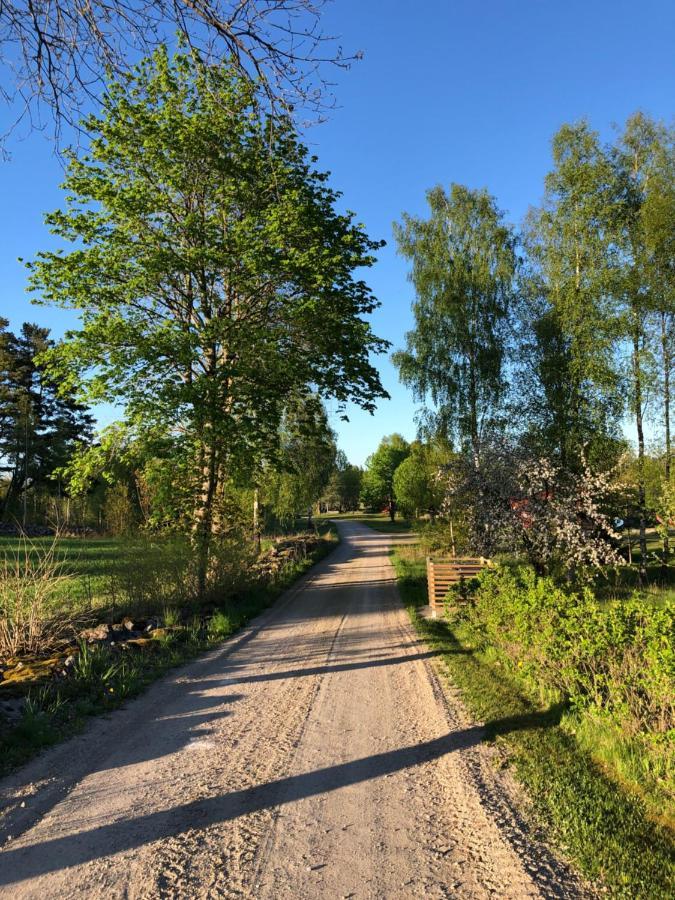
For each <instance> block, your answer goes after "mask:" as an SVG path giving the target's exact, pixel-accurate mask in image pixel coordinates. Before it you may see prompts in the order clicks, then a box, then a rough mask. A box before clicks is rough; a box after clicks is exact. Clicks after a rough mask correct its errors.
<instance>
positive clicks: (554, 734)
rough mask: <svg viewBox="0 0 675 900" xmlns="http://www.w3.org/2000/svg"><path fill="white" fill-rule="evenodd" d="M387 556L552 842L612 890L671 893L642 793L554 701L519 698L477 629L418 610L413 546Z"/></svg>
mask: <svg viewBox="0 0 675 900" xmlns="http://www.w3.org/2000/svg"><path fill="white" fill-rule="evenodd" d="M393 562H394V565H395V568H396V573H397V577H398V584H399V590H400V593H401V597H402V600H403V602H404V604H405V605H406V607H407V609H408V612H409V614H410V617H411V619H412V621H413V624H414V625H415V628H416V629H417V631H418V632H419V633H420V634H421V635H422V637H423V638H424V639H425V640H426V641H427V642H428V643H429V644H430V646H431V647H432V648H433V649H434V650H436V651H437V653H438V656H439V658H440V660H441V661H442V664H443V666H444V668H445V671H446V673H447V675H448V676H449V678H450V679H451V681H452V682H453V684H454V685H456V686H457V687H458V688H459V689H460V691H461V693H462V696H463V699H464V702H465V703H466V705H467V707H468V709H469V710H470V711H471V713H472V714H473V715H474V716H475V717H476V718H477V719H479V720H481V721H484V722H485V723H486V726H485V728H486V733H487V736H488V739H493V740H496V741H498V742H499V743H500V745H501V747H502V749H503V750H504V752H505V753H506V756H507V759H508V761H509V764H510V765H511V766H512V767H513V769H514V770H515V773H516V774H517V776H518V778H519V779H520V780H521V781H522V783H523V784H524V785H525V786H526V788H527V789H528V792H529V794H530V796H531V798H532V802H533V804H534V812H535V815H536V817H537V819H538V821H539V822H540V823H541V824H542V825H543V826H544V827H545V828H546V830H547V833H548V834H549V836H550V838H551V839H552V841H553V842H554V843H556V844H557V845H558V846H559V847H560V848H561V849H562V850H563V851H564V852H565V853H566V854H567V855H568V856H569V857H570V858H571V859H572V860H573V861H574V862H575V863H576V864H577V865H578V867H579V868H580V870H581V871H582V872H583V873H584V874H585V875H586V876H587V877H589V878H592V879H595V880H598V881H599V882H600V883H601V884H602V885H603V886H605V887H606V888H607V889H608V890H609V891H610V892H611V894H612V895H613V896H617V897H625V898H631V900H632V898H645V900H646V898H651V900H653V898H657V897H658V898H660V897H667V896H671V895H672V885H673V878H674V877H675V871H674V870H673V853H672V851H673V842H672V834H671V833H670V832H669V830H668V829H667V828H665V827H664V826H663V825H661V824H660V823H658V822H656V821H654V819H653V818H650V815H649V810H648V807H647V804H646V803H645V800H644V798H642V797H639V796H635V795H633V794H631V793H629V792H626V791H624V790H621V786H620V785H619V783H618V781H617V780H616V779H613V778H611V777H609V775H608V773H607V772H606V771H605V770H604V769H603V767H602V764H601V763H600V762H598V760H597V759H596V758H594V757H593V756H592V755H591V753H590V752H589V751H588V749H585V748H584V747H583V746H581V745H580V742H579V741H578V740H577V739H576V738H575V736H574V735H573V734H572V733H571V731H570V728H569V726H570V720H569V718H568V716H569V712H568V710H566V708H565V706H564V705H563V704H561V703H559V702H554V703H552V704H548V705H544V704H538V703H536V702H534V701H533V700H532V699H531V698H529V697H527V696H526V695H525V693H524V692H523V690H522V687H521V686H520V685H519V684H518V681H517V679H516V678H515V677H514V676H513V675H512V674H511V673H510V672H509V670H508V669H507V668H506V667H505V665H504V664H503V662H502V661H500V659H499V658H498V657H497V656H496V655H495V654H490V652H489V650H486V649H482V650H481V649H480V646H481V644H482V641H481V640H480V636H479V635H477V634H476V633H475V631H473V630H472V629H471V626H470V624H469V623H468V622H467V621H464V622H452V623H450V622H447V621H445V620H442V619H434V620H427V619H424V618H422V617H421V616H420V615H419V613H418V607H419V606H422V605H424V604H426V602H427V598H426V579H425V573H424V560H423V559H421V558H420V557H419V556H416V555H415V551H414V548H404V547H401V548H397V549H396V550H394V552H393ZM513 722H518V723H519V725H518V728H517V729H514V727H513V725H512V723H513Z"/></svg>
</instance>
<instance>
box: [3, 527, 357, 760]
mask: <svg viewBox="0 0 675 900" xmlns="http://www.w3.org/2000/svg"><path fill="white" fill-rule="evenodd" d="M321 531H322V538H323V540H322V542H321V544H319V545H318V547H317V548H316V550H315V551H314V553H312V554H311V555H310V556H308V557H307V558H306V559H305V560H301V561H298V562H295V563H293V564H291V565H289V566H287V567H286V568H285V569H284V570H283V571H282V572H280V573H279V575H278V576H277V578H276V579H275V580H274V581H273V582H271V583H268V584H266V585H263V586H259V587H256V588H252V589H249V590H245V591H242V592H241V593H240V594H239V595H234V596H231V597H229V598H228V599H227V601H226V602H224V603H223V604H221V605H220V606H219V607H218V608H217V609H216V610H215V611H213V614H212V615H211V616H210V617H209V618H208V619H206V618H204V617H200V616H199V615H196V616H195V618H194V619H193V621H192V622H191V623H189V624H188V625H186V626H175V627H174V628H171V629H169V630H161V631H160V632H158V633H157V636H156V637H155V638H154V639H152V640H150V641H148V643H147V644H144V645H143V646H141V647H134V648H132V649H129V650H126V651H124V653H121V652H114V651H113V650H112V649H111V648H109V647H107V646H105V645H94V646H93V647H88V646H87V645H82V646H81V648H80V652H79V654H78V656H77V658H76V661H75V664H74V666H73V668H74V671H73V673H72V674H71V675H69V676H68V677H67V678H65V679H64V680H63V681H60V682H53V681H52V682H45V683H44V684H38V685H35V686H33V687H27V688H26V696H27V706H26V711H25V713H24V715H23V717H22V718H21V720H20V721H19V723H18V724H17V726H16V727H13V728H7V727H5V729H4V730H2V729H0V775H4V774H7V773H8V772H10V771H12V770H13V769H15V768H16V767H17V766H19V765H23V764H24V763H26V762H27V761H28V760H29V759H30V758H31V757H33V756H34V755H35V754H36V753H38V752H40V751H41V750H43V749H44V748H45V747H48V746H50V745H52V744H55V743H57V742H59V741H61V740H64V739H65V738H68V737H70V736H71V735H73V734H75V733H77V732H78V731H80V730H81V729H82V727H83V726H84V725H85V723H86V721H87V719H88V718H89V717H91V716H95V715H100V714H103V713H107V712H110V711H111V710H112V709H115V708H116V707H118V706H120V705H121V704H122V703H124V702H125V701H126V700H128V699H129V698H131V697H134V696H136V695H138V694H140V693H141V692H142V691H143V690H144V689H145V688H146V687H148V685H150V684H151V683H152V682H153V681H156V680H157V679H158V678H160V677H161V676H162V675H163V674H165V673H166V672H167V671H168V670H169V669H171V668H173V667H175V666H179V665H182V664H183V663H185V662H187V661H189V660H190V659H193V658H194V657H196V656H198V655H199V654H200V653H204V652H205V651H207V650H209V649H211V648H212V647H214V646H217V645H218V644H219V643H220V642H221V641H223V640H225V639H226V638H227V637H229V636H231V635H232V634H234V633H235V632H236V631H238V630H239V629H240V628H242V627H243V626H244V625H246V623H247V622H249V621H250V620H251V619H252V618H254V617H255V616H257V615H259V614H260V613H261V612H262V611H263V610H265V609H266V608H267V607H269V606H271V605H272V603H274V601H275V600H276V599H277V598H278V597H279V596H280V594H282V593H283V591H285V590H286V589H288V588H289V587H290V586H291V585H292V584H293V583H294V582H295V581H297V579H298V578H300V577H301V576H302V575H303V574H304V573H305V572H307V571H308V570H309V569H310V568H311V567H312V566H313V565H314V564H315V563H317V562H318V561H319V560H320V559H322V558H323V557H324V556H326V555H327V554H328V553H330V552H331V551H332V550H333V549H334V548H335V547H336V546H337V544H338V542H339V536H338V534H337V532H336V530H335V529H334V528H330V527H327V526H324V528H323V529H321ZM14 693H15V691H14ZM0 697H2V688H1V686H0Z"/></svg>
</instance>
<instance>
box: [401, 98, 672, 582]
mask: <svg viewBox="0 0 675 900" xmlns="http://www.w3.org/2000/svg"><path fill="white" fill-rule="evenodd" d="M673 137H674V133H673V130H672V129H670V128H668V127H666V126H665V125H664V124H662V123H660V122H656V121H653V120H651V119H649V118H648V117H647V116H645V115H643V114H642V113H637V114H636V115H634V116H632V117H631V118H630V119H629V120H628V121H627V122H626V124H625V126H624V128H623V130H622V131H621V133H620V134H618V135H617V137H616V139H615V140H614V141H612V142H611V143H609V144H604V143H603V142H602V141H601V140H600V137H599V135H598V134H597V133H596V132H595V131H593V129H592V128H591V127H590V125H589V124H588V123H587V122H580V123H578V124H575V125H565V126H563V127H562V128H561V129H560V130H559V131H558V133H557V134H556V135H555V136H554V138H553V142H552V150H553V165H552V169H551V171H550V172H549V174H548V175H547V176H546V179H545V185H544V199H543V202H542V204H541V206H539V207H537V208H533V209H531V210H530V212H529V214H528V215H527V217H526V220H525V221H524V222H523V223H522V225H521V227H520V228H518V229H516V228H515V227H514V226H512V225H511V224H510V223H508V222H507V220H506V218H505V216H504V214H503V213H502V212H501V211H500V209H499V208H498V205H497V201H496V200H495V198H494V197H492V196H491V195H490V194H489V193H488V192H487V191H485V190H470V189H468V188H466V187H463V186H461V185H457V184H454V185H452V186H451V188H450V189H449V191H446V190H444V189H443V188H442V187H436V188H434V189H432V190H431V191H429V192H428V195H427V200H428V204H429V213H428V216H427V217H426V218H425V217H416V216H408V215H405V216H404V217H403V219H402V221H401V223H400V224H398V225H397V226H395V233H396V239H397V242H398V246H399V250H400V252H401V253H402V255H403V256H404V257H405V258H406V259H408V260H409V261H410V263H411V272H410V279H411V281H412V283H413V285H414V288H415V294H416V299H415V302H414V305H413V313H414V318H415V327H414V329H413V330H412V331H411V332H409V333H408V335H407V340H406V348H405V349H404V350H402V351H399V352H397V353H396V354H395V355H394V361H395V363H396V364H397V366H398V368H399V371H400V376H401V378H402V380H403V382H404V383H405V384H407V385H408V386H410V387H411V388H412V390H413V391H414V393H415V395H416V397H417V398H418V399H419V400H420V401H422V404H423V406H422V409H421V415H420V425H421V430H422V433H423V434H425V435H426V436H427V437H428V438H433V439H434V440H437V439H439V438H440V439H441V440H442V442H444V443H445V444H452V445H453V446H454V447H455V449H456V450H457V451H459V453H460V454H461V455H462V457H463V459H464V460H465V461H466V462H468V463H470V465H469V471H467V472H465V473H464V476H463V478H464V487H465V490H464V494H465V495H466V494H467V490H466V488H467V487H468V483H469V482H470V481H471V480H473V485H472V487H471V490H472V491H473V492H474V497H475V498H477V500H478V501H480V502H479V503H478V504H474V507H475V506H476V505H480V504H481V503H482V504H484V505H485V506H486V507H489V509H486V510H485V511H484V513H483V515H480V516H478V518H480V520H481V521H480V523H476V524H477V525H479V528H478V530H479V531H480V530H481V529H482V532H485V534H484V537H485V539H484V540H482V541H481V542H482V544H483V545H485V547H486V549H490V548H489V545H490V544H493V545H495V546H496V544H498V543H499V542H498V541H496V540H494V541H491V540H489V539H488V537H487V532H491V533H494V532H495V528H494V527H493V525H490V517H492V518H493V519H495V520H499V519H500V518H501V519H503V520H504V522H505V523H506V520H508V519H509V517H510V519H511V520H513V518H514V517H515V518H516V519H518V517H519V519H520V525H521V526H522V525H523V523H524V515H525V513H524V507H523V506H522V505H521V507H520V508H519V509H518V508H515V509H514V504H518V503H519V502H521V501H525V502H526V503H527V504H529V505H530V509H531V510H532V509H533V508H534V505H535V504H537V503H538V504H539V505H540V506H542V498H547V499H548V500H551V499H552V498H553V494H554V493H555V494H556V495H558V496H560V495H561V493H564V490H563V487H562V482H564V481H566V482H567V483H568V492H569V491H571V488H570V487H569V484H570V482H571V480H574V479H577V480H578V479H581V482H579V483H578V484H577V488H578V489H580V490H581V489H582V486H581V485H582V482H584V478H583V477H582V476H584V475H585V476H587V477H586V480H585V484H586V485H589V484H590V481H589V479H591V480H592V479H593V478H594V477H595V476H597V475H598V473H610V472H611V473H612V475H611V476H610V477H609V481H610V482H611V484H612V486H613V487H614V488H618V487H619V485H620V484H621V486H622V488H623V496H622V498H621V499H618V498H615V499H614V500H613V501H612V504H610V506H609V507H608V506H607V505H606V504H605V511H606V512H610V513H612V515H611V516H610V518H609V519H606V520H605V523H604V525H603V524H602V523H600V520H599V518H597V517H596V519H595V524H596V526H598V527H605V526H607V528H608V529H610V530H611V521H612V518H614V517H617V518H622V519H625V518H627V517H628V518H631V519H632V518H635V520H636V523H637V525H638V527H639V534H640V540H639V543H640V549H641V558H642V560H643V564H644V560H646V558H647V536H646V532H647V526H648V525H649V524H658V523H659V522H660V523H661V524H663V523H666V526H667V523H668V521H672V520H673V519H674V518H675V511H674V510H673V489H672V465H671V460H672V439H671V385H672V380H673V369H674V360H675V355H674V351H675V327H674V322H675V290H674V285H675V280H674V273H675V270H674V269H673V260H674V259H675V253H674V249H675V248H674V246H673V241H674V235H675V187H674V185H675V180H674V178H673V175H674V174H675V152H674V144H673ZM648 422H649V423H650V424H651V425H652V426H653V427H654V429H655V431H654V433H655V434H656V435H658V437H659V439H660V441H661V443H660V445H659V446H658V447H656V448H651V451H650V448H649V447H648V442H647V436H646V426H647V423H648ZM626 424H628V425H629V427H630V428H632V429H633V430H634V432H635V435H636V450H635V455H634V458H633V459H630V458H629V457H630V454H629V453H628V450H629V447H628V443H627V441H626V439H625V437H624V433H623V432H624V428H623V426H624V425H626ZM655 461H656V465H655ZM617 467H618V468H617ZM535 469H536V471H534V470H535ZM657 472H658V474H657ZM514 474H515V478H514ZM554 485H557V487H556V489H555V491H554V490H553V487H554ZM596 487H599V486H597V485H596ZM456 489H457V479H456V478H455V480H454V483H453V486H452V487H451V488H450V489H449V494H448V496H450V495H452V494H453V493H454V494H455V496H456V495H457V490H456ZM460 493H461V491H460ZM649 493H651V496H650V497H648V494H649ZM497 495H499V496H497ZM497 501H499V502H497ZM500 504H501V505H500ZM612 505H613V507H614V508H613V509H612V508H611V506H612ZM551 506H552V504H550V503H549V507H551ZM508 507H511V508H510V510H509V509H508ZM474 511H475V510H474ZM591 518H592V517H591ZM486 529H487V531H486ZM521 530H522V529H521ZM587 530H588V529H587ZM493 536H494V537H495V538H496V533H495V534H493ZM663 540H664V544H663V552H664V555H665V556H666V557H667V555H668V552H669V545H668V537H667V527H666V528H665V531H664V539H663ZM495 546H493V548H492V549H493V550H494V549H495Z"/></svg>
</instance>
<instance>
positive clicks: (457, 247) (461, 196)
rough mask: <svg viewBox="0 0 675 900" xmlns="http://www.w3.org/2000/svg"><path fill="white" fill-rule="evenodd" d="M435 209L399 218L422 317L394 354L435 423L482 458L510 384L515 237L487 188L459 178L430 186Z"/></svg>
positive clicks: (398, 232) (431, 205)
mask: <svg viewBox="0 0 675 900" xmlns="http://www.w3.org/2000/svg"><path fill="white" fill-rule="evenodd" d="M427 201H428V203H429V217H428V218H426V219H424V218H419V217H416V216H410V215H407V214H406V215H404V217H403V221H402V223H401V224H396V225H395V226H394V233H395V236H396V240H397V242H398V247H399V251H400V252H401V254H402V255H403V256H404V257H406V259H409V260H410V261H411V263H412V271H411V273H410V280H411V281H412V283H413V285H414V287H415V295H416V296H415V302H414V303H413V315H414V317H415V327H414V329H413V330H412V331H410V332H408V334H407V335H406V340H407V347H406V349H405V350H404V351H400V352H398V353H396V354H394V362H395V364H396V365H397V366H398V368H399V372H400V376H401V380H402V381H403V382H404V383H405V384H407V385H409V386H410V387H412V389H413V391H414V392H415V395H416V396H417V398H418V399H419V400H421V401H422V402H427V403H428V401H429V400H430V401H431V404H429V405H427V408H426V410H425V418H426V420H427V422H428V424H429V425H430V426H431V428H430V430H431V431H432V432H436V433H438V434H440V435H441V436H443V437H444V438H450V437H453V436H457V437H458V438H459V439H460V441H461V442H462V444H463V445H465V446H466V447H467V449H468V450H470V452H471V453H472V455H473V458H474V461H475V464H476V465H478V462H479V458H480V447H481V440H482V436H483V433H484V430H485V428H486V427H489V426H490V424H491V423H493V422H494V421H495V417H496V415H497V413H498V411H499V409H500V404H501V401H502V399H503V396H504V391H505V377H504V376H505V355H506V345H507V336H508V327H509V318H510V312H511V304H512V298H513V287H514V276H515V272H516V266H517V256H516V250H515V239H514V235H513V233H512V230H511V228H510V227H509V226H508V225H507V224H506V223H505V222H504V220H503V217H502V215H501V213H500V211H499V210H498V208H497V205H496V203H495V200H494V198H493V197H491V196H490V194H488V193H487V191H484V190H470V189H469V188H466V187H464V186H463V185H459V184H453V185H452V186H451V188H450V191H449V193H448V192H446V191H445V190H444V189H443V188H442V187H435V188H433V189H432V190H430V191H429V192H428V193H427Z"/></svg>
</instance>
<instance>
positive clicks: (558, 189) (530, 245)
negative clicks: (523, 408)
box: [523, 122, 624, 467]
mask: <svg viewBox="0 0 675 900" xmlns="http://www.w3.org/2000/svg"><path fill="white" fill-rule="evenodd" d="M552 149H553V168H552V170H551V172H549V174H548V175H547V176H546V186H545V196H544V203H543V205H542V207H541V208H539V209H534V210H532V211H531V212H530V214H529V215H528V217H527V220H526V223H525V246H526V249H527V255H528V271H527V277H528V284H527V286H526V287H525V289H524V291H523V298H524V301H525V303H526V305H528V306H529V308H528V311H527V314H526V319H527V321H526V332H529V338H528V335H527V334H526V337H525V345H526V347H527V346H529V344H530V343H531V342H532V338H533V339H534V341H533V342H532V349H533V350H534V357H533V361H534V362H535V363H536V372H534V375H535V378H537V379H539V384H540V387H541V390H542V393H541V397H542V398H543V399H544V402H545V403H546V404H550V405H549V406H548V408H547V409H546V410H545V411H544V419H545V420H547V422H548V425H549V428H550V433H551V435H552V436H553V438H554V441H555V444H556V445H557V446H556V447H555V448H554V449H555V451H556V455H558V457H559V458H560V459H561V462H562V463H563V465H565V466H567V467H570V466H571V467H574V466H575V465H577V464H578V463H579V459H580V456H581V452H582V451H583V448H584V447H588V448H589V449H588V451H587V452H588V453H589V455H591V456H593V455H599V454H600V455H603V454H604V448H606V446H607V444H608V443H609V444H610V445H611V444H612V443H614V440H615V438H616V437H618V433H619V427H618V423H619V421H620V418H621V414H622V411H623V406H624V398H623V395H622V390H621V377H620V373H619V370H618V367H617V360H616V344H617V340H618V339H619V337H620V335H621V323H620V321H619V316H618V313H617V308H616V302H615V288H616V284H617V273H618V271H619V259H618V256H617V254H616V253H614V254H613V253H612V252H611V249H612V238H613V228H614V225H613V221H612V219H613V217H614V216H615V215H616V212H617V207H616V189H615V178H614V172H613V170H612V166H611V164H610V161H609V159H608V158H607V155H606V154H605V152H604V150H603V148H602V147H601V146H600V143H599V138H598V135H597V134H596V133H595V132H593V131H592V130H591V129H590V128H589V127H588V125H587V124H586V123H585V122H581V123H579V124H576V125H564V126H563V127H562V128H561V129H560V130H559V131H558V132H557V134H556V135H555V136H554V138H553V142H552ZM526 352H527V350H526ZM530 365H531V363H530ZM559 388H562V389H563V395H562V397H563V398H564V400H563V401H562V402H561V399H562V398H560V397H557V399H556V394H557V391H558V389H559ZM552 417H554V418H552Z"/></svg>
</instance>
